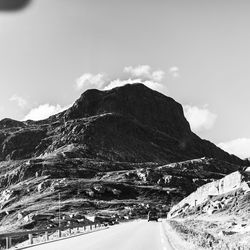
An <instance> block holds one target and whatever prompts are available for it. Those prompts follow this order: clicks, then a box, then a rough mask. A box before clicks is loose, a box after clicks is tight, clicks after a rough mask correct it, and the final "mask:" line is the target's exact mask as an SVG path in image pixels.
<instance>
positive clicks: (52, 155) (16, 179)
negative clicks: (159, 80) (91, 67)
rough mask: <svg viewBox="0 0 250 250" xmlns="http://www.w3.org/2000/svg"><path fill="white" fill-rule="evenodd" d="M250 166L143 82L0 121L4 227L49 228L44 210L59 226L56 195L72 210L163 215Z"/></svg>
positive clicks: (0, 198) (0, 201) (51, 222)
mask: <svg viewBox="0 0 250 250" xmlns="http://www.w3.org/2000/svg"><path fill="white" fill-rule="evenodd" d="M204 156H206V157H207V158H201V157H204ZM195 158H198V159H197V160H191V159H195ZM180 161H182V162H180ZM245 164H246V162H245V161H242V160H241V159H239V158H237V157H236V156H232V155H229V154H228V153H226V152H224V151H223V150H221V149H219V148H218V147H216V146H215V145H214V144H212V143H211V142H208V141H205V140H202V139H201V138H199V137H198V136H197V135H195V134H194V133H193V132H192V131H191V130H190V126H189V124H188V122H187V120H186V119H185V117H184V114H183V109H182V107H181V105H180V104H179V103H177V102H175V101H174V100H173V99H171V98H169V97H166V96H164V95H162V94H160V93H158V92H156V91H153V90H151V89H149V88H147V87H145V86H144V85H142V84H133V85H126V86H123V87H119V88H115V89H112V90H109V91H98V90H88V91H86V92H85V93H83V94H82V95H81V97H80V98H79V99H78V100H77V101H76V102H75V103H74V105H73V106H72V107H71V108H69V109H68V110H66V111H64V112H62V113H60V114H57V115H54V116H51V117H50V118H48V119H45V120H42V121H37V122H35V121H25V122H18V121H14V120H11V119H4V120H2V121H0V221H1V224H0V229H1V230H6V227H10V228H11V227H13V226H15V227H16V228H24V229H25V228H33V227H39V226H40V227H42V226H44V223H45V221H46V220H44V219H41V220H35V219H34V218H44V217H46V216H47V217H46V218H48V220H47V222H46V223H47V224H48V225H46V226H50V227H53V226H55V225H57V223H58V222H57V221H56V219H57V216H55V214H56V213H57V212H58V209H59V207H58V194H59V193H60V194H61V197H62V202H61V204H62V207H61V211H62V213H63V214H64V215H65V216H66V215H69V214H70V213H74V214H75V213H79V212H80V213H81V214H82V216H83V215H86V214H87V213H92V214H97V213H104V212H105V211H106V212H107V210H108V211H112V213H116V214H119V215H120V216H122V215H128V214H130V215H134V214H137V213H144V214H146V213H147V209H148V206H149V205H154V206H158V207H159V210H162V211H164V212H165V214H166V211H167V210H168V209H169V206H170V204H172V203H173V202H176V201H179V200H180V199H182V198H183V197H185V196H186V195H188V194H190V193H191V192H193V191H194V190H196V189H197V188H198V187H199V186H201V185H203V184H205V183H208V182H210V181H213V180H216V179H220V178H222V177H224V176H225V175H226V174H229V173H231V172H233V171H237V170H240V169H242V165H245ZM131 211H132V212H131ZM20 213H21V215H20ZM66 217H67V216H66ZM65 223H70V222H69V221H67V220H66V221H65ZM75 223H77V221H75Z"/></svg>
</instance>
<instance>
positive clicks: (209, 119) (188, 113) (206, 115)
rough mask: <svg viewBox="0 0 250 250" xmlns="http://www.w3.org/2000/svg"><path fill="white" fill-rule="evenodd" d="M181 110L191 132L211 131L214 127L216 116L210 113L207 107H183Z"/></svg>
mask: <svg viewBox="0 0 250 250" xmlns="http://www.w3.org/2000/svg"><path fill="white" fill-rule="evenodd" d="M183 108H184V114H185V117H186V119H187V120H188V122H189V123H190V126H191V129H192V130H193V131H196V132H197V131H201V130H204V129H211V128H212V127H213V126H214V123H215V121H216V118H217V115H216V114H214V113H212V112H211V111H210V110H209V109H208V108H207V106H203V107H201V108H199V107H197V106H190V105H185V106H184V107H183Z"/></svg>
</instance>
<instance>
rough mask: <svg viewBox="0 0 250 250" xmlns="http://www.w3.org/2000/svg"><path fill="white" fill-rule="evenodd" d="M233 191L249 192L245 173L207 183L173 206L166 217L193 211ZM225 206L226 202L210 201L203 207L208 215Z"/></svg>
mask: <svg viewBox="0 0 250 250" xmlns="http://www.w3.org/2000/svg"><path fill="white" fill-rule="evenodd" d="M235 190H241V191H243V192H249V191H250V178H249V175H248V173H245V172H239V171H236V172H233V173H231V174H229V175H226V176H225V177H224V178H222V179H219V180H216V181H213V182H210V183H207V184H205V185H203V186H201V187H199V188H198V189H197V190H196V191H194V192H193V193H191V194H190V195H189V196H187V197H186V198H184V199H183V200H181V201H180V202H179V203H178V204H177V205H175V206H173V207H172V209H171V210H170V212H169V213H168V217H169V218H172V217H175V216H179V215H181V214H182V213H185V212H186V211H187V210H188V209H194V208H195V207H198V206H200V205H201V204H204V203H206V202H208V201H210V200H211V198H214V197H216V196H222V195H225V194H227V193H230V192H233V191H235ZM225 204H227V203H226V201H223V202H222V203H221V202H219V201H215V202H212V201H210V202H209V204H208V205H207V206H204V207H205V208H204V209H205V210H206V211H207V213H208V214H211V213H213V212H214V211H215V210H219V209H221V208H223V206H224V205H225Z"/></svg>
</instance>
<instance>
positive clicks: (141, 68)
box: [123, 65, 165, 82]
mask: <svg viewBox="0 0 250 250" xmlns="http://www.w3.org/2000/svg"><path fill="white" fill-rule="evenodd" d="M123 71H124V72H125V73H128V74H131V76H133V77H140V78H143V79H144V80H152V81H158V82H160V81H162V79H163V78H164V75H165V72H164V71H163V70H155V71H152V68H151V67H150V66H149V65H138V66H136V67H133V66H127V67H125V68H124V69H123Z"/></svg>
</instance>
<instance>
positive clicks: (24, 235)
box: [0, 223, 105, 250]
mask: <svg viewBox="0 0 250 250" xmlns="http://www.w3.org/2000/svg"><path fill="white" fill-rule="evenodd" d="M104 226H105V225H104V224H100V223H93V224H88V225H86V224H85V225H83V224H82V225H78V226H77V227H75V226H68V227H60V228H59V227H57V228H48V229H41V230H26V231H19V232H7V233H3V234H0V249H1V250H2V249H10V248H12V247H14V246H15V247H16V249H18V248H19V247H20V248H22V247H27V246H31V245H33V244H40V243H45V242H49V241H53V240H58V239H62V238H67V237H70V236H74V235H77V234H84V233H85V232H86V233H87V232H92V231H95V230H97V229H99V228H102V227H104Z"/></svg>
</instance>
